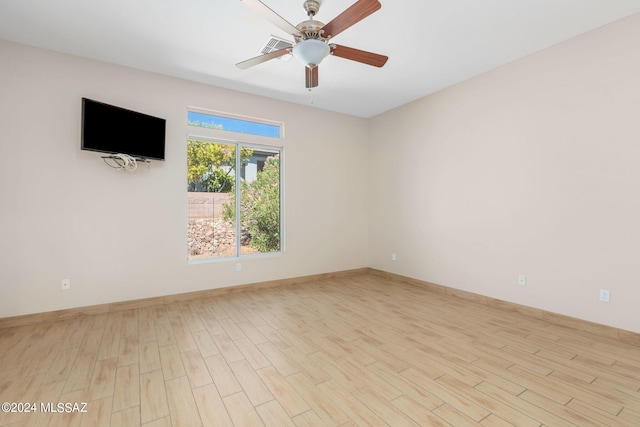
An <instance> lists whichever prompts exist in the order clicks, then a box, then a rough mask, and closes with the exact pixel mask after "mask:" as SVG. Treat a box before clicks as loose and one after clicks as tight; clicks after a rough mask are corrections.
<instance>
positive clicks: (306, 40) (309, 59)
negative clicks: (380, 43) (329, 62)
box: [236, 0, 389, 89]
mask: <svg viewBox="0 0 640 427" xmlns="http://www.w3.org/2000/svg"><path fill="white" fill-rule="evenodd" d="M240 1H241V2H242V3H244V4H245V5H246V6H247V7H248V8H249V9H251V10H253V11H254V12H257V13H259V14H260V15H262V16H263V17H264V18H265V19H267V20H268V21H269V22H271V23H272V24H274V25H275V26H276V27H278V28H280V29H282V30H284V31H285V32H287V33H289V34H291V35H292V36H293V39H294V43H293V47H287V48H284V49H279V50H275V51H273V52H270V53H267V54H264V55H259V56H256V57H254V58H251V59H247V60H246V61H242V62H239V63H238V64H236V66H237V67H238V68H240V69H243V70H244V69H247V68H249V67H253V66H254V65H258V64H261V63H263V62H266V61H269V60H270V59H274V58H278V57H280V56H283V55H286V54H289V53H290V54H292V55H293V56H295V57H296V58H298V59H299V60H300V61H302V63H303V64H304V65H305V83H306V87H307V88H309V89H310V88H313V87H316V86H318V65H319V64H320V62H321V61H322V60H323V59H324V58H325V57H326V56H327V55H329V54H331V55H334V56H339V57H341V58H345V59H350V60H352V61H357V62H361V63H363V64H368V65H373V66H374V67H382V66H383V65H384V64H385V63H386V62H387V59H389V58H388V57H386V56H384V55H379V54H377V53H371V52H366V51H364V50H359V49H354V48H352V47H347V46H341V45H337V44H334V43H329V42H330V40H331V39H332V38H333V37H335V36H337V35H338V34H340V33H341V32H343V31H344V30H346V29H347V28H349V27H351V26H352V25H354V24H356V23H357V22H360V21H361V20H363V19H364V18H366V17H367V16H369V15H371V14H372V13H374V12H375V11H377V10H378V9H380V8H381V7H382V5H381V4H380V2H379V1H378V0H358V1H356V2H355V3H354V4H352V5H351V6H350V7H349V8H348V9H346V10H345V11H344V12H342V13H341V14H340V15H338V16H336V17H335V18H333V20H331V21H330V22H329V23H328V24H326V25H325V24H323V23H322V22H320V21H316V20H315V19H314V17H315V15H316V13H318V10H319V9H320V3H319V2H318V1H317V0H306V1H305V2H304V4H303V7H304V10H306V12H307V16H308V18H309V19H308V20H306V21H303V22H301V23H299V24H298V25H297V26H294V25H292V24H290V23H289V22H288V21H287V20H285V19H284V18H282V17H281V16H280V15H278V14H277V13H276V12H274V11H273V10H271V9H270V8H269V7H268V6H267V5H266V4H264V3H263V2H262V1H260V0H240Z"/></svg>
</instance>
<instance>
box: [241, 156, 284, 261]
mask: <svg viewBox="0 0 640 427" xmlns="http://www.w3.org/2000/svg"><path fill="white" fill-rule="evenodd" d="M240 176H241V178H242V186H241V189H240V193H241V194H240V202H241V203H240V204H241V208H240V223H241V224H242V227H241V228H242V236H241V238H240V253H241V254H251V253H264V252H278V251H280V156H279V153H278V151H270V150H263V149H254V150H252V152H251V156H250V157H249V159H248V161H247V162H246V163H243V166H242V168H241V171H240Z"/></svg>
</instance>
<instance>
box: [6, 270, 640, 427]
mask: <svg viewBox="0 0 640 427" xmlns="http://www.w3.org/2000/svg"><path fill="white" fill-rule="evenodd" d="M0 400H1V401H2V402H15V403H16V404H20V405H23V404H25V403H29V404H33V403H35V404H36V406H35V412H30V413H25V412H22V413H20V412H4V411H3V412H0V426H39V427H42V426H65V427H70V426H91V427H95V426H114V427H116V426H117V427H126V426H141V425H142V426H146V427H165V426H173V427H189V426H232V425H233V426H260V425H265V426H355V425H360V426H384V425H390V426H414V425H421V426H456V427H458V426H476V425H479V426H485V427H490V426H491V427H502V426H517V427H521V426H522V427H527V426H531V427H535V426H581V427H582V426H625V427H629V426H640V347H637V346H633V345H631V344H625V343H622V342H619V341H615V340H612V339H609V338H604V337H601V336H596V335H591V334H589V333H587V332H580V331H577V330H573V329H569V328H563V327H560V326H557V325H554V324H551V323H546V322H544V321H541V320H536V319H532V318H529V317H525V316H523V315H521V314H518V313H513V312H508V311H504V310H500V309H496V308H493V307H490V306H486V305H481V304H477V303H474V302H470V301H466V300H462V299H459V298H456V297H453V296H448V295H444V294H442V293H435V292H432V291H429V290H428V289H425V288H420V287H417V286H411V285H406V284H400V283H394V282H393V281H392V280H390V279H386V278H382V277H380V276H377V275H372V274H361V275H356V276H352V277H342V278H336V279H330V280H319V281H316V282H312V283H305V284H300V285H294V286H283V287H273V288H266V289H255V290H247V291H243V292H239V293H233V294H226V295H221V296H218V297H212V298H207V299H199V300H194V301H187V302H178V303H172V304H168V305H160V306H154V307H143V308H136V309H128V310H124V311H119V312H111V313H108V314H100V315H92V316H85V317H81V318H75V319H68V320H60V321H55V322H46V323H41V324H36V325H27V326H16V327H12V328H5V329H0ZM82 402H87V405H86V408H85V409H86V412H73V411H71V412H68V411H67V410H66V408H67V407H64V406H63V408H62V409H63V410H62V411H59V412H55V413H54V412H51V411H49V412H46V411H44V410H45V409H48V408H49V409H51V408H53V409H59V408H58V407H57V404H58V403H69V404H74V403H78V404H79V405H82ZM47 404H49V406H48V407H47ZM70 408H71V409H73V406H71V407H70ZM3 409H5V408H3ZM13 409H16V410H17V409H24V408H22V407H20V408H19V407H18V406H17V405H16V406H15V407H14V408H13ZM31 409H33V407H31ZM78 409H82V408H78Z"/></svg>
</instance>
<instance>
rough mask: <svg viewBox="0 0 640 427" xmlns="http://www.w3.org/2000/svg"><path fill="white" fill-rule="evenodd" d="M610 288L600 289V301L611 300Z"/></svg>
mask: <svg viewBox="0 0 640 427" xmlns="http://www.w3.org/2000/svg"><path fill="white" fill-rule="evenodd" d="M609 297H610V295H609V290H608V289H600V301H602V302H609Z"/></svg>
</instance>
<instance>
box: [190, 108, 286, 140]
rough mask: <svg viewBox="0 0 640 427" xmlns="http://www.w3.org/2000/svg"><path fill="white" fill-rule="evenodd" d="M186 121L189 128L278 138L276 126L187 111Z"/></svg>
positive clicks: (278, 130)
mask: <svg viewBox="0 0 640 427" xmlns="http://www.w3.org/2000/svg"><path fill="white" fill-rule="evenodd" d="M188 120H189V126H196V127H202V128H207V129H218V130H226V131H229V132H239V133H247V134H250V135H260V136H268V137H271V138H280V126H277V125H270V124H266V123H257V122H251V121H247V120H240V119H232V118H229V117H221V116H214V115H211V114H203V113H195V112H193V111H189V113H188Z"/></svg>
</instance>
